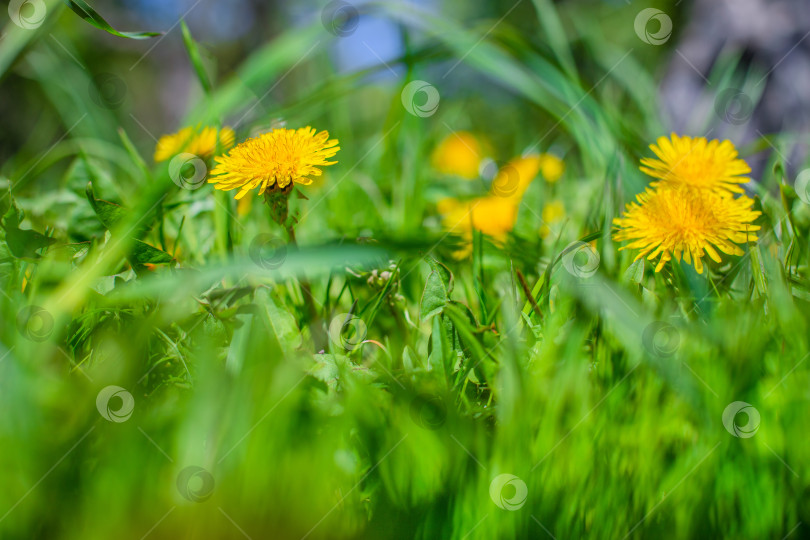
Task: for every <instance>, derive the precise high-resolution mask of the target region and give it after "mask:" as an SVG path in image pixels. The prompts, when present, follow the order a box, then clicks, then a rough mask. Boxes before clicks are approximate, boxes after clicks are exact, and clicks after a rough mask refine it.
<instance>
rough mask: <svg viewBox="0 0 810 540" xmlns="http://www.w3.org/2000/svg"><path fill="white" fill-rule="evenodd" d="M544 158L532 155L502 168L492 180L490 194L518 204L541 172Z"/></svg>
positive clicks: (514, 160)
mask: <svg viewBox="0 0 810 540" xmlns="http://www.w3.org/2000/svg"><path fill="white" fill-rule="evenodd" d="M542 162H543V158H542V156H540V155H539V154H530V155H528V156H523V157H519V158H515V159H513V160H512V161H510V162H509V163H507V164H506V165H504V166H503V167H501V168H500V170H499V171H498V174H496V175H495V178H493V179H492V186H491V187H490V193H491V194H492V195H493V196H496V197H500V198H504V199H510V200H511V201H512V204H518V203H519V202H520V200H521V199H522V198H523V194H524V193H525V192H526V190H527V189H528V188H529V185H530V184H531V183H532V181H533V180H534V179H535V178H537V174H538V173H539V172H540V168H541V166H542Z"/></svg>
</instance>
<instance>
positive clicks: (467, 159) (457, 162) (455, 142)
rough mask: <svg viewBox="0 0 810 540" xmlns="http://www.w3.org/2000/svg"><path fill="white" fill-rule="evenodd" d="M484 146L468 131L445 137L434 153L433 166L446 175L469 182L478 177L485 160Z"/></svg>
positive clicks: (456, 132)
mask: <svg viewBox="0 0 810 540" xmlns="http://www.w3.org/2000/svg"><path fill="white" fill-rule="evenodd" d="M483 157H484V156H483V148H482V144H481V143H480V142H479V141H478V139H477V138H476V137H475V135H473V134H472V133H470V132H468V131H455V132H453V133H451V134H450V135H448V136H447V137H445V138H444V139H443V140H442V142H440V143H439V145H438V146H437V147H436V149H435V150H434V151H433V158H432V161H433V166H434V167H435V168H436V170H437V171H439V172H441V173H444V174H452V175H455V176H460V177H461V178H466V179H468V180H470V179H472V178H477V177H478V167H479V165H480V164H481V159H482V158H483Z"/></svg>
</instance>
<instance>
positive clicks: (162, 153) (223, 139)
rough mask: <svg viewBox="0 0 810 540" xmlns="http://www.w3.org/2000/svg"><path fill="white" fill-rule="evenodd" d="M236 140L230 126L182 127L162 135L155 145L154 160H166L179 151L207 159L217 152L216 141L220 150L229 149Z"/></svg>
mask: <svg viewBox="0 0 810 540" xmlns="http://www.w3.org/2000/svg"><path fill="white" fill-rule="evenodd" d="M235 140H236V135H235V134H234V132H233V129H231V128H230V127H227V126H225V127H223V128H222V129H221V130H219V132H217V128H215V127H211V126H206V127H204V128H202V129H200V128H191V127H184V128H183V129H181V130H180V131H178V132H177V133H172V134H171V135H163V136H162V137H161V138H160V139H159V140H158V142H157V146H156V147H155V156H154V159H155V162H158V163H159V162H161V161H166V160H167V159H171V158H173V157H174V156H176V155H177V154H179V153H181V152H187V153H189V154H194V155H195V156H199V157H201V158H202V159H209V158H211V157H212V156H213V155H214V154H216V153H217V142H219V149H220V151H223V152H224V151H226V150H229V149H230V148H231V147H232V146H233V144H234V142H235Z"/></svg>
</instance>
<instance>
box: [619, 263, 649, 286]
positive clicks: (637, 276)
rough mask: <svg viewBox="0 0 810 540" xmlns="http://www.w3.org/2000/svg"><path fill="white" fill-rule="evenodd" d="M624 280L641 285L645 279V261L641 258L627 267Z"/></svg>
mask: <svg viewBox="0 0 810 540" xmlns="http://www.w3.org/2000/svg"><path fill="white" fill-rule="evenodd" d="M624 279H625V280H626V281H629V282H630V283H636V284H638V283H641V280H642V279H644V259H643V258H641V259H639V260H637V261H635V262H634V263H633V264H631V265H630V266H628V267H627V270H625V271H624Z"/></svg>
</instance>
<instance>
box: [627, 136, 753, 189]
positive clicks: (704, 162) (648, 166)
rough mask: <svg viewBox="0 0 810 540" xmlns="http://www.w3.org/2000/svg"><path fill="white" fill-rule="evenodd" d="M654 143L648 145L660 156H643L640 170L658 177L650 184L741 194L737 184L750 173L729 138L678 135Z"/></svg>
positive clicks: (743, 180) (743, 181)
mask: <svg viewBox="0 0 810 540" xmlns="http://www.w3.org/2000/svg"><path fill="white" fill-rule="evenodd" d="M656 142H657V144H652V145H650V149H651V150H652V151H653V152H655V155H656V156H658V158H659V159H652V158H643V159H642V160H641V167H640V168H641V171H642V172H644V173H646V174H648V175H650V176H652V177H653V178H658V179H660V180H659V181H656V182H653V183H652V184H651V185H652V186H653V187H655V186H658V185H662V184H669V185H674V186H679V185H684V186H689V187H692V188H700V189H704V188H705V189H710V190H713V191H717V192H719V193H726V194H728V193H731V192H733V193H744V190H743V188H741V187H740V186H739V185H738V184H744V183H746V182H748V180H749V178H747V177H746V176H744V175H746V174H748V173H750V172H751V168H750V167H749V166H748V164H747V163H746V162H745V161H743V160H742V159H739V158H738V157H737V149H736V148H735V147H734V144H733V143H732V142H731V141H723V142H720V141H718V140H717V139H714V140H712V141H707V140H706V138H705V137H696V138H694V139H693V138H692V137H679V136H678V135H676V134H674V133H673V134H672V135H671V140H670V139H667V138H666V137H660V138H659V139H658V141H656Z"/></svg>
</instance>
